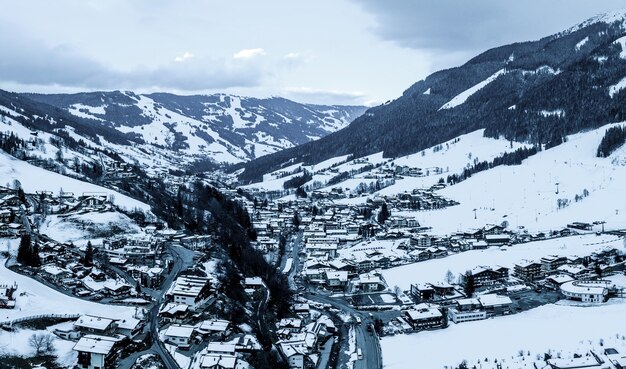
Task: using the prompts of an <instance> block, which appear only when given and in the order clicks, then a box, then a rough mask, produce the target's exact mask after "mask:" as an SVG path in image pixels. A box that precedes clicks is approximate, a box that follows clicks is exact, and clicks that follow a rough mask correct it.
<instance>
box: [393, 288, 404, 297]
mask: <svg viewBox="0 0 626 369" xmlns="http://www.w3.org/2000/svg"><path fill="white" fill-rule="evenodd" d="M393 290H394V292H395V294H396V297H397V298H400V296H402V294H403V292H402V288H400V286H395V287H394V289H393Z"/></svg>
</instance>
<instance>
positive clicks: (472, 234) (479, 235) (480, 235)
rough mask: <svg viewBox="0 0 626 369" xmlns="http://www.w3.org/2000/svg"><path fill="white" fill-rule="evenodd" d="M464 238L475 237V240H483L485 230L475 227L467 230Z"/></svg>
mask: <svg viewBox="0 0 626 369" xmlns="http://www.w3.org/2000/svg"><path fill="white" fill-rule="evenodd" d="M463 238H466V239H474V240H482V238H483V230H482V229H475V230H471V231H466V232H464V233H463Z"/></svg>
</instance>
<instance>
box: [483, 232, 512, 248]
mask: <svg viewBox="0 0 626 369" xmlns="http://www.w3.org/2000/svg"><path fill="white" fill-rule="evenodd" d="M484 240H485V242H487V245H489V246H502V245H506V244H508V243H509V242H511V236H509V235H508V234H486V235H484Z"/></svg>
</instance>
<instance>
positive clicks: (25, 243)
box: [17, 234, 31, 265]
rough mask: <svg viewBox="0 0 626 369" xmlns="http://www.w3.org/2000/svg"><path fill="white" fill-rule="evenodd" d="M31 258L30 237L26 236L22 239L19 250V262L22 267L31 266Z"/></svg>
mask: <svg viewBox="0 0 626 369" xmlns="http://www.w3.org/2000/svg"><path fill="white" fill-rule="evenodd" d="M30 257H31V249H30V235H29V234H25V235H22V239H21V240H20V246H19V248H18V249H17V261H18V262H19V263H20V264H22V265H29V260H30Z"/></svg>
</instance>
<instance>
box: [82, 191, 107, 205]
mask: <svg viewBox="0 0 626 369" xmlns="http://www.w3.org/2000/svg"><path fill="white" fill-rule="evenodd" d="M78 201H79V202H80V206H81V207H89V208H103V207H104V206H105V205H106V203H107V194H106V193H83V195H82V196H80V197H79V198H78Z"/></svg>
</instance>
